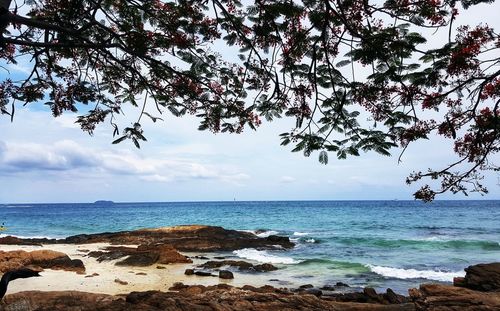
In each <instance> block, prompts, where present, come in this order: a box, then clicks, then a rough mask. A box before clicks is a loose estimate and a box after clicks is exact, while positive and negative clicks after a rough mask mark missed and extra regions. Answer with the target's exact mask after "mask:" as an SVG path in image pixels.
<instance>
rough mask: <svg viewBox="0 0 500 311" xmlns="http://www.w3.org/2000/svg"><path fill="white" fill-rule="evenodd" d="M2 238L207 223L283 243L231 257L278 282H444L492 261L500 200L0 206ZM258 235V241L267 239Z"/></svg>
mask: <svg viewBox="0 0 500 311" xmlns="http://www.w3.org/2000/svg"><path fill="white" fill-rule="evenodd" d="M2 222H3V223H5V226H6V227H7V228H8V230H7V231H3V232H1V233H3V234H9V235H15V236H22V237H34V236H36V237H65V236H69V235H75V234H80V233H97V232H106V231H120V230H131V229H138V228H151V227H162V226H172V225H181V224H207V225H217V226H223V227H225V228H228V229H237V230H257V229H264V230H267V231H269V232H267V234H270V233H275V232H271V231H276V233H278V234H280V235H286V236H289V237H290V238H291V239H293V240H294V241H296V243H297V246H296V247H295V248H294V249H292V250H288V251H275V252H259V251H256V250H243V251H240V252H238V253H236V254H231V255H233V256H236V255H238V256H240V257H243V258H247V259H254V260H260V261H270V262H274V263H276V264H278V265H280V267H282V269H281V270H280V273H281V274H283V279H288V280H291V281H292V282H293V280H296V282H297V283H302V284H304V283H316V284H315V285H317V286H321V285H325V284H331V283H335V282H337V281H343V282H346V283H348V284H351V285H353V286H374V287H377V288H385V287H392V288H393V289H396V290H398V291H400V292H404V291H405V290H406V289H407V288H409V287H413V286H416V285H417V284H419V283H421V282H424V281H451V280H452V278H453V276H457V275H460V274H462V273H463V272H462V271H463V269H464V268H465V267H467V266H468V265H471V264H476V263H483V262H493V261H500V201H435V202H432V203H431V204H424V203H421V202H417V201H273V202H182V203H118V204H114V205H111V206H107V205H104V204H102V205H99V204H25V205H16V204H12V205H7V204H4V205H0V223H2ZM265 234H266V233H264V235H265Z"/></svg>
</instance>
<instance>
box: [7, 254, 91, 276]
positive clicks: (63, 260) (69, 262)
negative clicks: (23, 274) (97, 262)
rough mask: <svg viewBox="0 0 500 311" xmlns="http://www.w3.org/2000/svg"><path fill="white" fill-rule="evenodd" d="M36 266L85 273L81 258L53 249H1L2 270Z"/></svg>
mask: <svg viewBox="0 0 500 311" xmlns="http://www.w3.org/2000/svg"><path fill="white" fill-rule="evenodd" d="M25 266H35V267H38V268H41V269H53V270H66V271H75V272H77V273H80V274H83V273H85V266H84V265H83V262H82V261H81V260H79V259H71V258H69V256H68V255H66V254H64V253H61V252H56V251H53V250H35V251H32V252H26V251H23V250H17V251H9V252H4V251H0V272H6V271H9V270H14V269H19V268H22V267H25Z"/></svg>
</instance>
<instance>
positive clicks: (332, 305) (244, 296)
mask: <svg viewBox="0 0 500 311" xmlns="http://www.w3.org/2000/svg"><path fill="white" fill-rule="evenodd" d="M259 289H260V288H259ZM121 297H122V296H110V295H102V294H91V293H81V292H23V293H16V294H13V295H8V296H7V297H6V299H5V300H4V301H3V302H2V303H1V304H0V310H2V309H3V310H5V311H12V310H26V311H32V310H33V311H34V310H40V311H41V310H53V311H60V310H79V311H90V310H99V311H101V310H102V311H104V310H106V311H125V310H158V311H159V310H165V311H177V310H189V311H205V310H207V311H208V310H213V311H223V310H224V311H229V310H232V311H276V310H290V311H291V310H313V311H314V310H316V311H320V310H321V311H323V310H325V311H337V310H339V311H340V310H342V311H354V310H357V311H410V310H411V311H413V310H415V308H414V305H413V304H402V305H380V304H370V303H354V302H337V301H329V300H325V299H321V298H319V297H316V296H314V295H299V294H290V293H286V294H285V293H279V292H278V291H277V290H276V289H275V291H271V290H270V289H269V288H267V289H265V290H264V289H263V290H262V291H261V292H256V291H245V290H242V289H239V288H234V287H230V286H227V285H226V286H220V285H219V286H207V287H206V286H200V285H198V286H188V287H186V288H183V289H182V290H180V291H179V292H160V291H147V292H132V293H130V294H128V295H127V296H126V297H125V299H121Z"/></svg>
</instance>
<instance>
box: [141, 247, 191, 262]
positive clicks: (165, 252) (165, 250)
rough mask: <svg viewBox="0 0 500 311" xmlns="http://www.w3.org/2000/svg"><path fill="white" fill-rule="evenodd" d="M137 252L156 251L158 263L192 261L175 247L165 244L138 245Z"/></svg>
mask: <svg viewBox="0 0 500 311" xmlns="http://www.w3.org/2000/svg"><path fill="white" fill-rule="evenodd" d="M137 252H147V253H157V254H158V260H157V262H158V263H160V264H171V263H192V262H193V261H192V260H191V259H189V258H187V257H186V256H184V255H182V254H180V253H179V252H178V251H177V250H176V249H175V248H173V247H172V246H171V245H167V244H158V245H139V247H138V248H137Z"/></svg>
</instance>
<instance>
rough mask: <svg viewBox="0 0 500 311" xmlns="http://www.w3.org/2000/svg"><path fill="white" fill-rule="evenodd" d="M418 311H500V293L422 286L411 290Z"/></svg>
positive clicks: (430, 285)
mask: <svg viewBox="0 0 500 311" xmlns="http://www.w3.org/2000/svg"><path fill="white" fill-rule="evenodd" d="M409 293H410V298H411V299H412V300H413V301H414V303H415V307H416V310H419V311H420V310H422V311H423V310H429V311H432V310H436V311H437V310H439V311H480V310H485V311H487V310H500V292H481V291H476V290H472V289H468V288H462V287H456V286H449V285H442V284H422V285H420V288H419V289H416V288H412V289H410V290H409Z"/></svg>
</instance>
